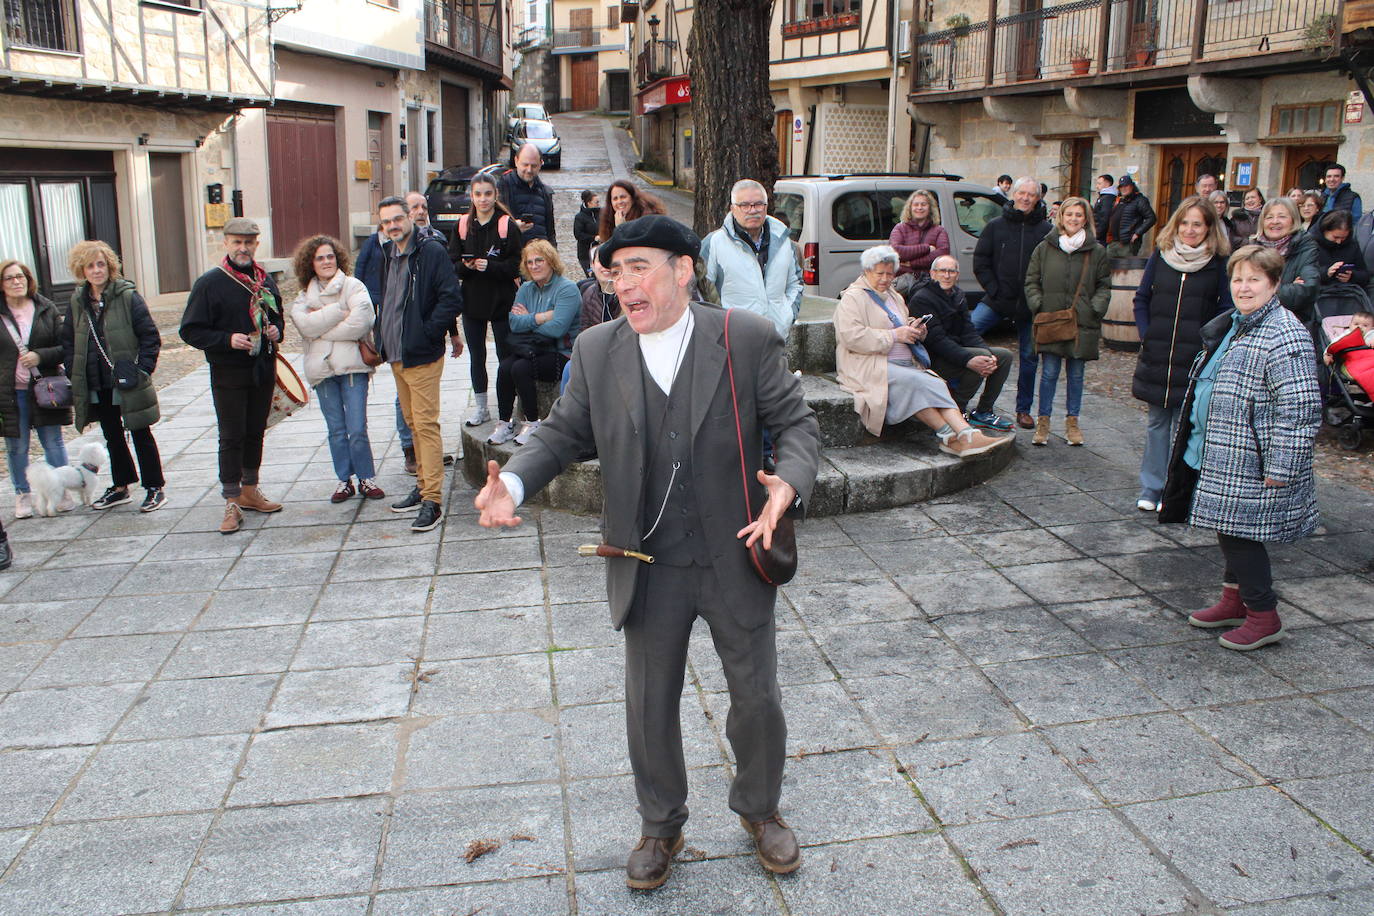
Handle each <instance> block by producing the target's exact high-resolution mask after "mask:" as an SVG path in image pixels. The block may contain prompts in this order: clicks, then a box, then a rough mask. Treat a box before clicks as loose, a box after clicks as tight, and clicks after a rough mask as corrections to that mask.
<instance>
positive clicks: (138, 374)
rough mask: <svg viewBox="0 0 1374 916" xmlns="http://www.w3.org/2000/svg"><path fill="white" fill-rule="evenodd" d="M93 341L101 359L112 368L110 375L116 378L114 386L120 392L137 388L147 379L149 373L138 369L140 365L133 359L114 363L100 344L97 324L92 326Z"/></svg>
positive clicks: (117, 360) (118, 360)
mask: <svg viewBox="0 0 1374 916" xmlns="http://www.w3.org/2000/svg"><path fill="white" fill-rule="evenodd" d="M91 340H93V341H95V348H96V349H97V350H99V351H100V358H101V359H103V360H104V361H105V365H107V366H109V367H110V374H111V375H113V376H114V385H115V387H116V388H118V389H119V390H120V391H128V390H130V389H132V388H137V387H138V386H139V385H140V384H142V383H143V380H144V379H145V378H147V373H145V372H144V371H143V370H142V369H140V368H138V363H136V362H134V361H133V360H131V359H116V360H114V361H113V362H111V360H110V356H109V354H108V353H106V352H105V347H104V345H103V344H101V342H100V335H99V334H97V333H96V330H95V323H94V322H92V324H91Z"/></svg>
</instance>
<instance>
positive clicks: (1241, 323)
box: [1160, 198, 1321, 651]
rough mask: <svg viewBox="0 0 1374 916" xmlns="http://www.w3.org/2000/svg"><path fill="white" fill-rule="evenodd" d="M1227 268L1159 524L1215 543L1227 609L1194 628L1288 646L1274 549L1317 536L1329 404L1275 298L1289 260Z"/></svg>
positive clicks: (1308, 352)
mask: <svg viewBox="0 0 1374 916" xmlns="http://www.w3.org/2000/svg"><path fill="white" fill-rule="evenodd" d="M1285 199H1286V198H1285ZM1227 267H1228V271H1229V273H1230V275H1231V298H1232V299H1233V300H1234V301H1235V304H1236V308H1235V310H1234V311H1232V312H1229V313H1227V314H1224V315H1221V316H1218V317H1217V318H1215V319H1213V320H1212V321H1211V322H1209V323H1208V324H1207V326H1206V327H1205V328H1203V330H1202V337H1203V343H1204V349H1203V351H1202V352H1201V353H1200V354H1198V357H1197V360H1196V361H1195V362H1194V364H1193V372H1192V380H1191V382H1190V383H1189V386H1188V394H1187V396H1186V398H1185V401H1184V407H1183V418H1182V420H1181V421H1180V422H1179V430H1178V438H1177V440H1176V441H1175V443H1174V455H1173V459H1172V461H1171V465H1170V469H1169V480H1168V483H1167V484H1166V485H1165V488H1164V500H1163V503H1162V505H1161V507H1160V521H1164V522H1179V521H1184V520H1186V521H1187V522H1188V523H1189V524H1190V525H1193V526H1194V527H1197V528H1210V529H1212V530H1214V531H1215V532H1216V533H1217V542H1218V544H1219V545H1220V546H1221V552H1222V556H1223V557H1224V558H1225V560H1226V569H1225V573H1224V574H1223V576H1222V592H1221V598H1220V599H1219V600H1218V601H1217V603H1216V604H1214V605H1212V606H1211V607H1209V608H1207V609H1205V610H1201V611H1196V612H1194V613H1193V614H1192V615H1191V616H1190V617H1189V618H1188V622H1189V623H1191V624H1192V625H1193V626H1195V627H1235V629H1231V630H1228V631H1227V632H1226V633H1223V634H1222V636H1221V639H1220V642H1221V645H1223V646H1225V647H1226V648H1228V649H1238V650H1240V651H1248V650H1250V649H1257V648H1259V647H1260V646H1264V645H1268V644H1269V643H1272V642H1277V641H1278V640H1279V638H1280V637H1281V636H1282V635H1283V623H1282V621H1281V620H1279V613H1278V610H1277V607H1278V597H1277V596H1276V595H1275V594H1274V588H1273V574H1272V571H1271V568H1270V565H1269V554H1268V551H1267V550H1266V549H1265V546H1264V544H1265V542H1267V541H1295V540H1298V539H1299V538H1303V537H1306V536H1307V535H1309V534H1311V533H1312V531H1313V530H1314V529H1315V528H1316V527H1317V495H1316V483H1315V479H1314V477H1313V474H1312V440H1313V439H1314V438H1316V435H1317V428H1318V426H1320V424H1321V398H1320V396H1319V395H1318V391H1317V374H1316V357H1315V356H1314V354H1313V351H1312V338H1311V337H1310V336H1309V335H1308V332H1307V329H1306V328H1305V327H1303V325H1302V323H1301V322H1300V321H1298V319H1297V318H1296V317H1295V316H1294V315H1293V314H1292V313H1291V312H1290V311H1288V310H1287V309H1285V308H1284V307H1283V305H1282V304H1281V303H1280V301H1279V298H1278V289H1279V282H1280V279H1281V278H1282V276H1283V260H1282V258H1280V257H1279V256H1278V254H1277V253H1276V252H1274V251H1271V250H1268V249H1265V248H1262V247H1260V246H1256V245H1249V246H1246V247H1245V248H1242V249H1241V250H1240V251H1238V252H1236V253H1235V254H1234V255H1232V256H1231V260H1230V262H1229V264H1228V265H1227Z"/></svg>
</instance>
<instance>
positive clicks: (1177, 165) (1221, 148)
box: [1141, 143, 1226, 225]
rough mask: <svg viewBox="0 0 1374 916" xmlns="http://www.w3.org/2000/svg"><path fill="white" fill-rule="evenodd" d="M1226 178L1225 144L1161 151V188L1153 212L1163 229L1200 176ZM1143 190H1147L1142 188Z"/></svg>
mask: <svg viewBox="0 0 1374 916" xmlns="http://www.w3.org/2000/svg"><path fill="white" fill-rule="evenodd" d="M1225 174H1226V144H1225V143H1194V144H1187V145H1178V146H1161V147H1160V148H1159V184H1158V186H1157V187H1156V188H1155V198H1154V201H1153V203H1154V208H1155V213H1157V214H1158V215H1159V222H1160V225H1163V224H1164V221H1165V220H1167V219H1168V218H1169V215H1170V214H1172V213H1173V212H1174V210H1176V209H1177V208H1178V205H1179V204H1181V203H1183V198H1185V197H1188V196H1190V195H1191V194H1193V187H1194V185H1196V184H1197V178H1198V176H1199V175H1225ZM1141 190H1142V191H1143V190H1145V189H1144V188H1141Z"/></svg>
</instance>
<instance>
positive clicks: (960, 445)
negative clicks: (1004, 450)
mask: <svg viewBox="0 0 1374 916" xmlns="http://www.w3.org/2000/svg"><path fill="white" fill-rule="evenodd" d="M1009 442H1011V437H1010V436H1005V437H1003V436H988V435H985V434H983V433H981V432H979V431H978V430H976V429H974V428H973V427H972V426H968V427H965V428H964V429H962V430H960V431H959V432H957V433H955V434H954V435H952V436H950V437H949V438H947V439H945V440H944V441H943V442H941V443H940V451H942V452H944V453H945V454H946V455H953V456H954V457H956V458H972V457H973V456H974V455H981V454H983V453H984V452H990V451H992V450H993V449H995V448H997V447H999V446H1003V445H1006V444H1007V443H1009Z"/></svg>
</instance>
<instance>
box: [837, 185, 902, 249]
mask: <svg viewBox="0 0 1374 916" xmlns="http://www.w3.org/2000/svg"><path fill="white" fill-rule="evenodd" d="M830 219H831V222H832V223H833V225H834V227H835V231H836V232H838V233H839V234H840V237H841V238H846V239H876V238H882V239H883V240H884V241H886V240H887V237H888V234H889V233H890V231H891V230H889V232H883V231H882V224H883V219H882V217H881V216H880V215H879V213H878V207H877V203H876V201H875V200H874V199H873V194H872V192H871V191H850V192H849V193H848V194H841V195H840V196H839V197H837V198H835V203H834V206H833V207H832V208H831V210H830Z"/></svg>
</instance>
